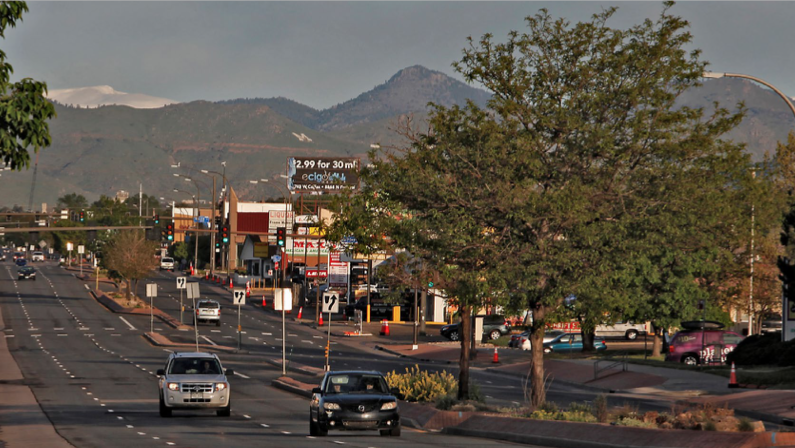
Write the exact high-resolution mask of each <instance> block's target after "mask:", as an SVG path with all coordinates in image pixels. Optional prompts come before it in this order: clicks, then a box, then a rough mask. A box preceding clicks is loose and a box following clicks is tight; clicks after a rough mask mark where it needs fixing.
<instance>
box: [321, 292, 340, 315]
mask: <svg viewBox="0 0 795 448" xmlns="http://www.w3.org/2000/svg"><path fill="white" fill-rule="evenodd" d="M339 311H340V296H339V294H337V293H336V292H324V293H323V312H324V313H338V312H339Z"/></svg>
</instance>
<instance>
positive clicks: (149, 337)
mask: <svg viewBox="0 0 795 448" xmlns="http://www.w3.org/2000/svg"><path fill="white" fill-rule="evenodd" d="M157 335H158V336H157V337H155V336H154V335H152V334H151V333H149V332H148V331H147V332H145V333H144V334H143V336H144V337H145V338H146V339H147V340H149V342H150V343H151V344H152V345H154V346H157V347H196V345H195V344H181V343H180V344H177V343H175V342H171V340H170V339H168V338H166V337H165V336H163V335H161V334H159V333H157ZM160 339H165V341H167V342H163V341H162V340H160ZM199 348H201V349H204V350H206V351H211V350H221V351H224V352H227V353H237V349H235V348H234V347H227V346H225V345H207V344H199Z"/></svg>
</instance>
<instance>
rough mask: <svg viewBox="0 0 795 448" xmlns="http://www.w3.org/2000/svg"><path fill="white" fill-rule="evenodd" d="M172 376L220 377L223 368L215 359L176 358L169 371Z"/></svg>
mask: <svg viewBox="0 0 795 448" xmlns="http://www.w3.org/2000/svg"><path fill="white" fill-rule="evenodd" d="M168 373H169V374H171V375H218V374H220V373H221V366H220V365H219V364H218V360H216V359H213V358H176V359H174V362H172V363H171V366H170V367H169V369H168Z"/></svg>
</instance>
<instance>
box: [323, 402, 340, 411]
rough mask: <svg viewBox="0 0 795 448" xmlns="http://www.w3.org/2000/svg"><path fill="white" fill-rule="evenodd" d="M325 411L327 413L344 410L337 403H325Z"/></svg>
mask: <svg viewBox="0 0 795 448" xmlns="http://www.w3.org/2000/svg"><path fill="white" fill-rule="evenodd" d="M323 409H325V410H327V411H339V410H340V409H342V408H341V407H340V405H338V404H337V403H323Z"/></svg>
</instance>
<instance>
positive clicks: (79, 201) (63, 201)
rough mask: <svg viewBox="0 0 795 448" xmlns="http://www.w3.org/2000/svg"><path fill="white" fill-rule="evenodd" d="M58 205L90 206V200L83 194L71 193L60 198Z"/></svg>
mask: <svg viewBox="0 0 795 448" xmlns="http://www.w3.org/2000/svg"><path fill="white" fill-rule="evenodd" d="M56 205H57V206H58V207H62V208H68V209H75V210H76V209H81V208H86V207H88V200H86V197H85V196H83V195H82V194H77V193H69V194H65V195H63V196H61V197H59V198H58V202H57V204H56Z"/></svg>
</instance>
